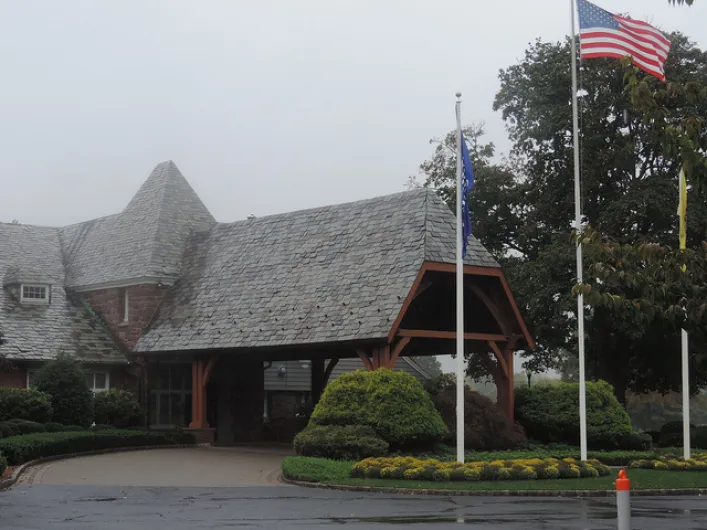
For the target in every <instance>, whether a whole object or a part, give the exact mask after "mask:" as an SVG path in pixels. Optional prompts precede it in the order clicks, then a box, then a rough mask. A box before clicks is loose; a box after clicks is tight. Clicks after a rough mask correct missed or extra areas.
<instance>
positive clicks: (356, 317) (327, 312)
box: [136, 189, 498, 352]
mask: <svg viewBox="0 0 707 530" xmlns="http://www.w3.org/2000/svg"><path fill="white" fill-rule="evenodd" d="M454 226H455V221H454V215H453V214H452V212H451V211H450V210H449V208H448V207H447V206H446V204H445V203H444V202H443V201H442V200H441V199H439V198H438V197H437V195H436V194H435V193H434V192H432V191H430V190H427V189H419V190H413V191H408V192H403V193H397V194H394V195H387V196H383V197H377V198H374V199H370V200H364V201H358V202H352V203H347V204H340V205H334V206H327V207H323V208H315V209H311V210H303V211H298V212H293V213H287V214H280V215H273V216H268V217H263V218H260V219H252V220H246V221H239V222H236V223H231V224H218V225H216V226H214V227H213V228H212V230H211V231H210V232H209V233H201V234H198V235H196V236H195V237H194V238H193V239H192V241H191V244H190V245H189V247H188V249H187V252H186V254H185V258H184V262H183V267H182V272H181V277H180V281H179V282H178V283H177V284H176V285H175V287H174V289H173V290H172V292H171V293H170V294H168V295H167V298H166V299H165V301H164V302H163V305H162V308H161V310H160V314H159V316H158V318H157V320H156V322H155V323H154V325H153V326H152V328H151V329H150V330H149V331H148V332H147V333H146V334H145V335H144V336H143V337H142V338H141V339H140V341H139V342H138V344H137V347H136V350H137V351H143V352H148V351H177V350H190V349H208V348H252V347H265V346H283V345H297V344H316V343H327V342H334V341H345V340H361V339H381V338H384V337H385V336H386V335H387V333H388V331H389V330H390V327H391V324H392V322H393V321H394V320H395V318H396V317H397V315H398V313H399V312H400V309H401V307H402V304H403V301H404V299H405V297H406V296H407V294H408V292H409V291H410V289H411V287H412V284H413V282H414V279H415V276H416V275H417V273H418V272H419V270H420V268H421V266H422V263H423V262H424V261H426V260H429V261H441V262H449V263H452V262H454V256H455V247H454V242H455V238H454ZM466 263H467V264H470V265H477V266H482V267H498V264H497V263H496V262H495V260H494V259H493V257H492V256H491V255H490V254H489V253H488V252H487V251H486V250H485V249H484V248H483V247H482V246H481V245H480V244H479V243H478V242H476V240H475V239H473V238H472V242H471V244H470V248H469V252H468V255H467V259H466Z"/></svg>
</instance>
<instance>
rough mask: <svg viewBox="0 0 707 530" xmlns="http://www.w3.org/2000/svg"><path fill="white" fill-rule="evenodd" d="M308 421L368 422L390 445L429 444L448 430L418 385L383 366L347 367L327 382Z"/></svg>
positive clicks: (360, 423) (320, 422)
mask: <svg viewBox="0 0 707 530" xmlns="http://www.w3.org/2000/svg"><path fill="white" fill-rule="evenodd" d="M310 425H341V426H344V425H362V426H368V427H371V428H372V429H374V430H375V432H376V433H377V434H378V436H380V437H381V438H383V439H384V440H385V441H386V442H388V443H389V444H390V446H391V447H393V448H403V447H424V446H431V445H432V444H434V443H435V442H438V441H440V440H441V439H442V438H443V437H444V436H445V435H446V434H447V427H446V426H445V424H444V421H442V417H441V416H440V415H439V413H438V412H437V410H436V409H435V407H434V404H433V403H432V399H431V398H430V396H429V394H427V392H425V389H424V388H423V387H422V384H420V382H419V381H418V380H417V379H415V378H414V377H413V376H412V375H410V374H406V373H403V372H394V371H392V370H387V369H380V370H375V371H372V372H367V371H356V372H351V373H347V374H343V375H341V376H339V377H338V378H337V379H336V380H335V381H332V382H331V383H329V384H328V385H327V386H326V389H325V390H324V393H323V394H322V397H321V399H320V400H319V403H318V404H317V406H316V407H315V409H314V412H313V413H312V418H311V420H310Z"/></svg>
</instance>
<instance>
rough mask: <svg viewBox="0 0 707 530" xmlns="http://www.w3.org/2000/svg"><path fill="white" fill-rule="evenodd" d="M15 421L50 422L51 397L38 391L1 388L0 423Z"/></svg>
mask: <svg viewBox="0 0 707 530" xmlns="http://www.w3.org/2000/svg"><path fill="white" fill-rule="evenodd" d="M14 419H20V420H29V421H36V422H37V423H46V422H48V421H50V420H51V419H52V401H51V396H49V394H45V393H43V392H39V391H37V390H25V389H21V388H4V387H0V421H7V420H14Z"/></svg>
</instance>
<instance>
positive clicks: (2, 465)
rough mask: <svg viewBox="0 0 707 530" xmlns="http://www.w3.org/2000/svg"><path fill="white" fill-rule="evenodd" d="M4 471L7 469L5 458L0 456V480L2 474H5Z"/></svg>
mask: <svg viewBox="0 0 707 530" xmlns="http://www.w3.org/2000/svg"><path fill="white" fill-rule="evenodd" d="M5 469H7V458H5V457H4V456H2V455H0V478H2V474H3V473H4V472H5Z"/></svg>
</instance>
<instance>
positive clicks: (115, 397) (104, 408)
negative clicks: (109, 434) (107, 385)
mask: <svg viewBox="0 0 707 530" xmlns="http://www.w3.org/2000/svg"><path fill="white" fill-rule="evenodd" d="M93 412H94V415H93V420H94V421H95V422H96V423H98V424H103V425H111V426H113V427H118V428H121V429H122V428H125V427H134V426H136V425H140V422H141V418H142V412H141V411H140V404H139V403H138V401H137V399H135V396H134V395H133V394H132V393H131V392H128V391H127V390H117V389H113V390H108V391H106V392H100V393H98V394H96V397H95V398H94V399H93Z"/></svg>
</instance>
